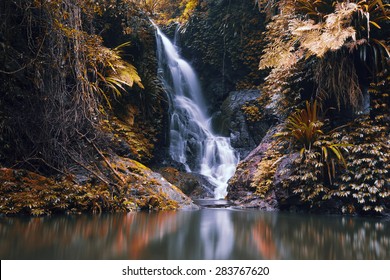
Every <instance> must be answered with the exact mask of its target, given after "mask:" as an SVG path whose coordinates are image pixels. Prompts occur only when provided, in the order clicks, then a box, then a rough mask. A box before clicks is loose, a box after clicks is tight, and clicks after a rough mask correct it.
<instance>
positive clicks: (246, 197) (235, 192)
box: [227, 127, 279, 211]
mask: <svg viewBox="0 0 390 280" xmlns="http://www.w3.org/2000/svg"><path fill="white" fill-rule="evenodd" d="M277 131H278V128H277V127H274V128H272V129H270V130H269V131H268V133H267V134H266V136H265V137H264V138H263V140H262V141H261V143H260V145H259V146H257V148H256V149H254V150H253V151H252V152H250V154H249V155H248V156H247V157H246V158H245V159H244V160H242V161H241V162H240V163H239V164H238V166H237V170H236V173H235V174H234V176H233V177H232V178H231V179H230V180H229V185H228V189H227V190H228V195H227V198H228V199H229V200H231V201H233V203H234V204H235V205H236V206H239V207H245V208H259V209H263V210H267V211H272V210H277V209H279V206H278V198H277V195H276V194H277V193H278V192H277V190H276V189H275V190H272V191H269V192H268V193H267V194H266V195H265V197H260V196H258V195H256V194H255V192H256V189H255V188H253V187H252V186H251V185H252V182H253V181H254V177H255V174H256V172H257V166H258V164H259V163H260V161H261V160H262V159H263V157H264V155H265V153H266V151H267V150H268V149H269V147H270V145H271V142H272V141H273V135H274V134H275V133H276V132H277Z"/></svg>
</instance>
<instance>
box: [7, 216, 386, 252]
mask: <svg viewBox="0 0 390 280" xmlns="http://www.w3.org/2000/svg"><path fill="white" fill-rule="evenodd" d="M0 258H1V259H390V221H388V220H383V219H377V218H361V217H341V216H319V215H307V214H305V215H303V214H290V213H277V212H261V211H255V210H234V209H202V210H198V211H172V212H150V213H148V212H139V213H128V214H105V215H80V216H54V217H43V218H26V217H24V218H20V217H17V218H5V217H2V218H0Z"/></svg>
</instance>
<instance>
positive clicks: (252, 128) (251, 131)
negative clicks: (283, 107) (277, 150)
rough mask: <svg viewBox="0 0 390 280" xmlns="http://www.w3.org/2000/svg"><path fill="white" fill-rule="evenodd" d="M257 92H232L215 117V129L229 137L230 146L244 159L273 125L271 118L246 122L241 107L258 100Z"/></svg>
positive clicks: (258, 93)
mask: <svg viewBox="0 0 390 280" xmlns="http://www.w3.org/2000/svg"><path fill="white" fill-rule="evenodd" d="M260 94H261V92H260V91H259V90H242V91H233V92H231V93H230V94H229V96H228V97H227V98H226V99H225V101H224V102H223V104H222V107H221V111H220V112H218V114H217V116H216V119H217V121H216V125H215V126H216V127H217V128H219V131H220V133H222V134H225V135H228V136H230V141H231V145H232V147H233V148H235V149H236V151H237V152H238V153H239V155H240V158H245V157H246V156H247V155H248V154H249V153H250V151H252V150H254V149H255V148H256V146H257V145H258V144H259V143H260V141H261V139H262V138H263V137H264V136H265V134H266V133H267V131H268V129H269V128H270V126H271V125H272V123H273V120H272V118H264V119H263V120H261V121H258V122H252V121H248V120H247V116H246V115H245V113H244V111H243V109H242V107H243V106H244V105H246V104H249V103H251V102H254V101H255V100H256V99H257V98H259V96H260Z"/></svg>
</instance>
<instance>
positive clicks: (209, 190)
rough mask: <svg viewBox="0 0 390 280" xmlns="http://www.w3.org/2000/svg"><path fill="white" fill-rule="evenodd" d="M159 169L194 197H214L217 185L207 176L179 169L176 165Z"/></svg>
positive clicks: (168, 179)
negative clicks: (210, 181) (211, 182)
mask: <svg viewBox="0 0 390 280" xmlns="http://www.w3.org/2000/svg"><path fill="white" fill-rule="evenodd" d="M157 171H158V172H159V173H160V174H161V175H162V176H164V178H165V179H166V180H167V181H168V182H170V183H172V184H174V185H175V186H177V187H178V188H179V189H180V190H181V191H182V192H183V193H184V194H186V195H188V196H189V197H190V198H192V199H204V198H213V197H214V189H215V186H213V185H212V184H210V183H209V182H208V181H207V179H206V178H205V176H203V175H200V174H196V173H187V172H183V171H179V170H178V169H176V168H174V167H163V168H159V169H157Z"/></svg>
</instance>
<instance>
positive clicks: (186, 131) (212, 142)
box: [155, 26, 238, 199]
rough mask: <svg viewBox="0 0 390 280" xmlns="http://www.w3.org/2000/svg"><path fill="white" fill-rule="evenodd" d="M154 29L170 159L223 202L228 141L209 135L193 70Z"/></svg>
mask: <svg viewBox="0 0 390 280" xmlns="http://www.w3.org/2000/svg"><path fill="white" fill-rule="evenodd" d="M155 27H156V34H157V56H158V64H159V65H158V67H159V76H160V79H161V81H162V83H163V86H164V87H165V90H166V91H167V94H168V96H169V102H170V104H169V110H170V112H169V113H170V146H169V151H170V155H171V157H172V159H173V160H175V161H177V162H180V163H182V164H184V166H185V168H186V169H187V171H188V172H199V173H200V174H202V175H204V176H206V177H207V178H208V180H209V182H210V183H212V184H213V185H214V186H215V187H216V188H215V191H214V195H215V198H216V199H221V198H224V197H225V196H226V194H227V191H226V188H227V182H228V180H229V179H230V178H231V177H232V176H233V174H234V171H235V169H236V165H237V163H238V158H237V157H236V155H235V153H234V150H233V148H232V147H231V145H230V140H229V138H227V137H222V136H217V135H215V134H214V133H213V131H212V128H211V118H209V117H207V114H206V106H205V101H204V99H203V94H202V91H201V87H200V84H199V81H198V78H197V76H196V74H195V72H194V70H193V69H192V67H191V66H190V65H189V64H188V63H187V62H186V61H185V60H183V59H182V58H181V57H180V55H179V52H178V50H177V47H176V46H175V45H174V44H173V43H172V42H171V41H170V40H169V39H168V38H167V37H166V36H165V35H164V34H163V33H162V32H161V30H160V29H159V28H158V27H157V26H155ZM189 159H191V160H189ZM189 161H191V164H190V163H189Z"/></svg>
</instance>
